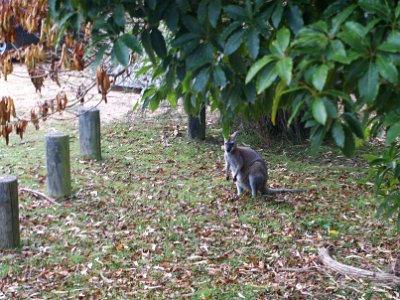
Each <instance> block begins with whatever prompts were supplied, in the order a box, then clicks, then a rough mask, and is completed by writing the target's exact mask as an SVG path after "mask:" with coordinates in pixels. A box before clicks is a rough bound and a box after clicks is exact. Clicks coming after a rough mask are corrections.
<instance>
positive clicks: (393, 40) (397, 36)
mask: <svg viewBox="0 0 400 300" xmlns="http://www.w3.org/2000/svg"><path fill="white" fill-rule="evenodd" d="M378 49H379V50H382V51H387V52H392V53H400V31H392V32H391V33H390V34H389V36H388V38H387V40H386V41H385V42H384V43H382V44H381V45H380V46H379V47H378Z"/></svg>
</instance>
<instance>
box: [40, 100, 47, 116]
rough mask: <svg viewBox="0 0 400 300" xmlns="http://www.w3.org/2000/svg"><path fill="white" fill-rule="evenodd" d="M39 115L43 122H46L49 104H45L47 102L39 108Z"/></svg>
mask: <svg viewBox="0 0 400 300" xmlns="http://www.w3.org/2000/svg"><path fill="white" fill-rule="evenodd" d="M40 114H41V116H42V119H43V121H46V120H47V116H48V115H49V104H48V103H47V101H44V103H43V104H42V105H41V106H40Z"/></svg>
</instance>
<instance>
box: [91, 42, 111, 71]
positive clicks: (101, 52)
mask: <svg viewBox="0 0 400 300" xmlns="http://www.w3.org/2000/svg"><path fill="white" fill-rule="evenodd" d="M108 47H109V45H103V46H102V47H101V48H100V49H99V51H98V52H97V53H96V58H95V60H94V62H93V65H92V68H93V70H96V69H97V67H98V66H99V64H100V62H101V61H102V60H103V55H104V53H105V52H106V50H107V49H108Z"/></svg>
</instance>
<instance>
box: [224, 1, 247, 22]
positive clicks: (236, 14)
mask: <svg viewBox="0 0 400 300" xmlns="http://www.w3.org/2000/svg"><path fill="white" fill-rule="evenodd" d="M223 10H224V12H225V13H226V14H227V15H228V16H230V17H231V18H232V19H234V20H235V21H239V22H243V21H245V20H246V19H247V14H246V11H245V10H244V9H243V8H242V7H240V6H238V5H226V6H224V8H223Z"/></svg>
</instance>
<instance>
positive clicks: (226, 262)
mask: <svg viewBox="0 0 400 300" xmlns="http://www.w3.org/2000/svg"><path fill="white" fill-rule="evenodd" d="M159 119H164V117H163V118H158V121H157V122H155V120H154V119H152V118H141V117H139V116H136V117H135V118H134V120H133V121H129V122H121V123H118V124H112V125H104V126H103V128H102V137H103V138H102V151H103V160H102V161H100V162H86V161H81V160H80V159H79V141H78V140H77V133H76V130H77V126H76V125H65V124H62V125H60V126H59V128H61V126H62V129H63V131H68V132H69V133H70V134H71V168H72V178H73V189H74V196H73V197H72V198H71V199H68V200H65V201H62V202H59V205H56V204H53V203H50V202H47V201H46V200H44V199H41V198H39V199H37V198H35V197H33V196H32V195H31V194H26V193H20V195H19V203H20V220H21V239H22V246H21V247H20V248H19V249H18V250H17V251H13V250H9V251H8V250H1V252H0V291H2V293H1V292H0V299H11V298H12V299H31V298H39V299H89V298H96V299H141V298H146V299H189V298H190V299H398V298H397V297H400V296H399V295H400V294H399V291H398V290H393V289H391V288H389V287H386V286H382V285H381V286H378V285H373V284H370V283H368V282H364V281H361V280H354V279H350V278H344V277H342V276H339V275H337V274H336V273H334V272H331V271H329V270H327V269H324V268H323V267H322V266H321V264H320V263H319V261H318V255H317V248H318V247H319V246H325V247H329V248H331V249H333V251H334V254H335V257H336V259H337V260H338V261H340V262H344V263H346V264H351V265H354V266H358V267H362V268H365V269H370V270H380V269H381V270H383V269H384V268H385V267H386V266H387V265H388V264H389V263H393V262H394V259H395V257H393V255H394V254H395V253H396V252H397V250H398V247H399V243H398V237H397V235H396V231H395V230H396V229H395V226H393V222H391V224H389V223H385V222H387V221H384V220H379V219H377V218H376V208H377V207H378V205H379V202H377V201H376V200H374V194H373V189H372V184H368V183H367V184H366V183H365V178H366V177H367V162H366V161H365V160H363V159H361V158H360V157H354V158H353V159H348V158H345V157H343V156H342V154H340V152H337V150H334V149H333V148H330V147H329V146H323V149H322V150H323V151H321V153H320V154H319V155H318V156H311V155H310V153H309V147H308V145H289V144H288V143H287V142H282V144H280V143H279V141H274V143H273V145H272V147H271V148H267V147H265V146H264V145H262V143H259V139H258V138H257V136H254V135H250V134H242V135H241V136H240V137H239V142H243V143H245V144H251V145H252V146H253V147H255V148H256V149H257V151H259V153H260V154H261V155H262V157H263V158H265V159H266V161H267V162H268V166H269V173H270V179H269V184H270V186H271V187H274V188H279V187H285V188H297V187H300V188H304V189H306V190H307V191H306V192H305V193H303V194H299V195H278V196H273V197H266V198H258V199H256V200H252V199H251V198H250V196H249V195H245V196H243V197H241V198H240V199H238V198H237V196H236V189H235V186H234V184H233V183H232V182H227V181H226V180H225V176H224V172H223V168H224V162H223V151H222V149H221V145H222V143H223V139H222V131H221V129H217V127H213V126H210V127H209V131H208V133H207V136H208V138H207V141H205V142H196V143H194V142H193V143H188V142H187V139H186V137H185V135H183V136H182V137H177V138H171V139H169V141H168V146H163V144H162V142H161V139H160V136H161V135H162V133H163V132H164V133H165V132H168V133H170V135H171V136H172V132H173V130H174V125H175V124H176V122H177V121H176V119H166V120H164V121H161V122H160V121H159ZM178 122H180V121H178ZM181 123H182V124H181V128H183V127H184V126H183V122H181ZM46 126H47V127H46V128H45V129H43V130H41V131H37V132H36V131H35V132H33V131H32V132H30V134H29V135H27V137H26V138H25V139H24V140H23V141H22V142H20V141H19V139H17V137H15V136H12V137H11V139H10V145H9V146H8V147H3V146H1V152H0V160H1V166H0V170H1V171H0V173H2V174H7V173H12V174H13V175H16V176H18V178H19V185H20V187H29V188H31V189H35V190H39V191H42V192H45V191H46V178H45V176H46V175H45V174H46V170H45V160H44V158H45V156H44V134H45V133H46V131H49V130H53V129H52V128H50V126H55V127H56V128H57V126H58V125H54V123H51V124H48V125H46ZM29 130H32V129H29ZM182 131H183V132H184V130H183V129H182ZM257 142H258V144H257ZM363 151H365V152H371V151H372V152H374V151H376V152H378V151H379V147H377V146H376V145H375V146H374V147H373V148H372V147H371V148H368V146H365V147H364V149H363V148H362V149H360V151H359V153H360V155H361V154H362V152H363ZM391 221H393V220H391Z"/></svg>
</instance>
